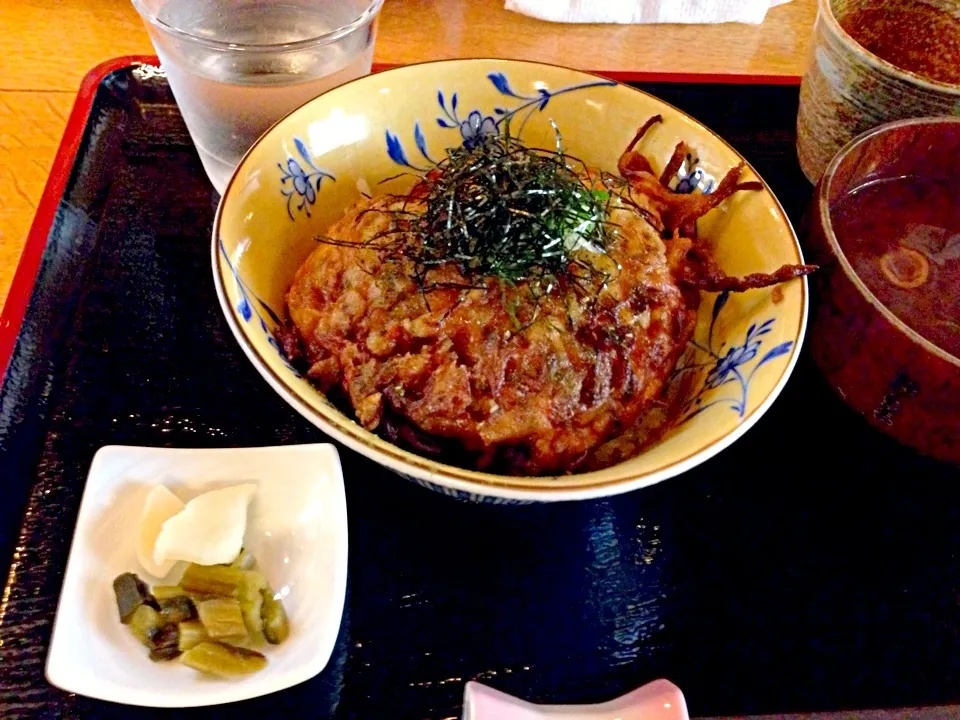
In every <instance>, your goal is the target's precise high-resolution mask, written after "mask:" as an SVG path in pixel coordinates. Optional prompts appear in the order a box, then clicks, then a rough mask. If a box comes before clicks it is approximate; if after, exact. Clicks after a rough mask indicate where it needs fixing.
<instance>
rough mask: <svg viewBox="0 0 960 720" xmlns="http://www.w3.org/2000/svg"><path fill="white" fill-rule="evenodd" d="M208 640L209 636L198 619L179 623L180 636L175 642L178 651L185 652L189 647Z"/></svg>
mask: <svg viewBox="0 0 960 720" xmlns="http://www.w3.org/2000/svg"><path fill="white" fill-rule="evenodd" d="M209 640H210V636H209V635H207V631H206V630H204V629H203V623H201V622H200V621H199V620H188V621H187V622H183V623H180V638H179V640H178V642H177V647H178V648H179V650H180V652H186V651H187V650H189V649H190V648H192V647H196V646H197V645H199V644H200V643H202V642H207V641H209Z"/></svg>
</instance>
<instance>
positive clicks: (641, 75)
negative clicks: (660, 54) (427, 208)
mask: <svg viewBox="0 0 960 720" xmlns="http://www.w3.org/2000/svg"><path fill="white" fill-rule="evenodd" d="M138 63H144V64H148V65H158V64H159V60H158V59H157V58H156V57H151V56H149V55H128V56H125V57H117V58H113V59H111V60H107V61H105V62H102V63H100V64H99V65H97V66H95V67H94V68H93V69H91V70H90V72H88V73H87V74H86V76H84V78H83V80H82V81H81V83H80V89H79V91H78V92H77V98H76V100H75V101H74V104H73V110H72V111H71V112H70V117H69V119H68V120H67V126H66V128H65V129H64V132H63V139H62V140H61V141H60V147H59V148H58V149H57V154H56V156H55V157H54V160H53V165H52V167H51V168H50V175H49V177H48V178H47V184H46V186H45V187H44V189H43V195H41V197H40V203H39V204H38V205H37V212H36V215H35V216H34V218H33V224H32V225H31V226H30V232H29V233H28V234H27V239H26V242H25V243H24V247H23V252H22V253H21V255H20V261H19V263H18V264H17V268H16V271H15V272H14V275H13V282H12V283H11V285H10V292H9V294H8V295H7V301H6V304H5V305H4V306H3V309H2V311H0V378H2V377H4V376H5V375H6V372H7V369H8V367H9V364H10V359H11V357H12V356H13V350H14V347H15V346H16V342H17V337H18V336H19V335H20V327H21V325H22V324H23V318H24V316H25V314H26V312H27V305H28V304H29V302H30V296H31V294H32V291H33V286H34V283H35V281H36V277H37V272H38V271H39V269H40V261H41V259H42V258H43V252H44V250H45V249H46V247H47V240H48V239H49V236H50V230H51V228H52V227H53V221H54V218H55V217H56V214H57V207H58V206H59V204H60V198H61V197H63V192H64V190H66V187H67V181H68V180H69V178H70V173H71V171H72V170H73V164H74V160H75V158H76V155H77V151H78V150H79V148H80V142H81V141H82V139H83V133H84V129H85V128H86V126H87V120H88V118H89V117H90V110H91V109H92V107H93V100H94V98H95V97H96V94H97V88H98V87H99V86H100V83H101V82H102V81H103V79H104V78H105V77H106V76H107V75H109V74H110V73H112V72H114V71H116V70H120V69H122V68H125V67H129V66H131V65H135V64H138ZM391 67H397V66H396V65H386V64H374V66H373V70H374V72H377V71H379V70H387V69H389V68H391ZM597 74H598V75H603V76H605V77H609V78H610V79H611V80H616V81H618V82H666V83H707V84H723V85H738V84H739V85H799V84H800V78H799V77H797V76H794V75H742V74H732V75H725V74H720V73H703V74H697V73H658V72H637V71H610V72H602V71H601V72H597Z"/></svg>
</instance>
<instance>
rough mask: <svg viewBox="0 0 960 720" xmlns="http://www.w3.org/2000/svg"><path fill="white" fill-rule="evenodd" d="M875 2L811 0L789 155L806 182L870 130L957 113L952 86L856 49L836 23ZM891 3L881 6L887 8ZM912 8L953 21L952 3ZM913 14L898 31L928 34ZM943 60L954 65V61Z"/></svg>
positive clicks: (925, 23)
mask: <svg viewBox="0 0 960 720" xmlns="http://www.w3.org/2000/svg"><path fill="white" fill-rule="evenodd" d="M881 4H882V3H878V1H877V0H819V13H818V15H817V22H816V25H815V27H814V37H813V46H812V50H811V56H810V61H809V65H808V67H807V72H806V74H805V75H804V78H803V83H802V85H801V87H800V112H799V116H798V118H797V156H798V159H799V160H800V167H801V168H802V169H803V172H804V174H805V175H806V176H807V178H808V179H809V180H810V182H812V183H815V182H817V181H818V180H819V179H820V176H821V175H822V174H823V171H824V169H825V168H826V167H827V165H828V164H829V163H830V160H831V159H833V157H834V156H835V155H836V154H837V152H838V151H839V150H840V148H842V147H843V146H844V145H846V144H847V142H849V141H850V140H851V139H852V138H854V137H856V136H857V135H860V134H861V133H863V132H865V131H867V130H869V129H871V128H874V127H877V126H878V125H882V124H884V123H886V122H890V121H893V120H901V119H906V118H916V117H929V116H938V115H960V85H954V84H949V83H945V82H938V81H936V80H931V79H929V78H926V77H922V76H920V75H918V74H916V73H913V72H910V71H908V70H904V69H902V68H901V67H899V66H898V65H896V64H894V62H890V61H888V60H885V59H883V58H881V57H879V56H877V55H875V54H873V53H872V52H870V51H869V50H867V49H866V48H864V47H863V46H862V45H860V43H858V42H857V41H856V40H854V39H853V38H852V37H851V36H850V34H849V33H847V31H846V30H844V29H843V27H842V26H841V21H842V20H843V18H844V17H846V16H847V14H848V13H852V12H856V11H857V10H860V9H861V8H863V7H867V6H871V7H875V6H878V5H881ZM896 5H897V3H886V6H887V7H888V8H890V7H894V6H896ZM915 5H916V7H917V8H921V9H922V8H924V7H926V8H929V9H930V12H931V13H946V14H948V15H950V16H953V17H955V18H957V19H958V20H960V3H957V2H956V0H922V2H915ZM915 14H916V16H917V17H916V20H915V21H914V22H913V23H912V24H911V26H910V27H904V28H902V32H904V33H930V32H934V31H935V28H931V27H930V17H928V16H927V15H925V14H924V12H923V11H922V10H921V11H920V12H917V13H915ZM891 59H892V60H894V61H895V59H894V58H891ZM944 61H945V62H953V63H960V57H957V58H953V59H949V58H944Z"/></svg>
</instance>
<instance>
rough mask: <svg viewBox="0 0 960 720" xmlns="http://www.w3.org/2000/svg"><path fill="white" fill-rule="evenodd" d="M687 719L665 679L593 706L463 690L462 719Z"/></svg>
mask: <svg viewBox="0 0 960 720" xmlns="http://www.w3.org/2000/svg"><path fill="white" fill-rule="evenodd" d="M553 718H562V719H563V720H690V716H689V715H688V714H687V703H686V701H685V700H684V698H683V693H682V692H680V688H678V687H677V686H676V685H674V684H673V683H672V682H670V681H669V680H654V681H653V682H651V683H647V684H646V685H644V686H643V687H640V688H637V689H636V690H634V691H632V692H629V693H627V694H626V695H621V696H620V697H618V698H616V699H615V700H610V701H608V702H604V703H598V704H596V705H535V704H534V703H530V702H526V701H524V700H520V699H519V698H515V697H513V696H512V695H507V694H506V693H504V692H500V691H499V690H494V689H493V688H491V687H487V686H486V685H481V684H480V683H478V682H468V683H467V686H466V688H465V689H464V692H463V720H552V719H553Z"/></svg>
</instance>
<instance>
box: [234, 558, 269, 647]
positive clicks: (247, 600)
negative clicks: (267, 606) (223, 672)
mask: <svg viewBox="0 0 960 720" xmlns="http://www.w3.org/2000/svg"><path fill="white" fill-rule="evenodd" d="M265 587H267V579H266V578H265V577H264V576H263V575H261V574H260V573H258V572H253V571H249V570H247V571H244V579H243V581H242V582H241V583H240V597H239V600H240V610H241V611H242V612H243V621H244V622H245V623H246V624H247V630H249V631H250V635H251V636H252V637H253V639H254V640H261V639H262V638H261V635H262V633H263V620H262V619H261V617H260V616H261V608H262V606H263V595H262V594H261V593H262V591H263V589H264V588H265Z"/></svg>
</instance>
